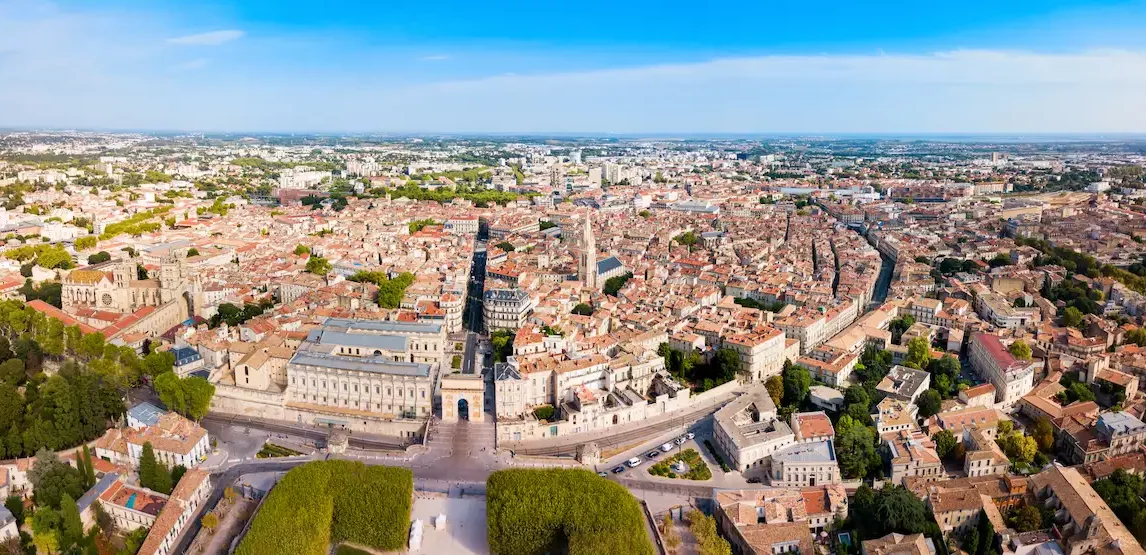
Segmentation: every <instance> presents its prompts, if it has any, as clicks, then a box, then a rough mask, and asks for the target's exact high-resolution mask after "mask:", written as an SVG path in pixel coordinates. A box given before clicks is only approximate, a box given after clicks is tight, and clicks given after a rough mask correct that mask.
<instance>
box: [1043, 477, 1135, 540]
mask: <svg viewBox="0 0 1146 555" xmlns="http://www.w3.org/2000/svg"><path fill="white" fill-rule="evenodd" d="M1030 490H1031V493H1032V494H1033V495H1034V496H1035V498H1036V499H1037V500H1038V501H1039V503H1040V504H1042V505H1043V506H1046V507H1049V508H1052V509H1054V510H1055V521H1056V523H1055V530H1056V532H1057V533H1058V534H1059V535H1060V537H1061V542H1062V544H1063V546H1064V547H1065V548H1066V550H1067V552H1068V553H1091V552H1093V553H1123V554H1125V555H1146V550H1143V549H1142V545H1141V544H1139V543H1138V540H1137V539H1135V537H1134V535H1133V534H1131V533H1130V530H1129V529H1127V528H1126V525H1124V524H1123V523H1122V521H1120V520H1119V519H1118V516H1117V515H1115V514H1114V511H1112V510H1111V509H1110V506H1109V505H1107V504H1106V502H1105V501H1103V500H1102V497H1100V496H1099V495H1098V493H1097V492H1095V491H1094V488H1092V487H1090V484H1088V483H1087V482H1086V479H1085V478H1083V477H1082V475H1081V474H1080V473H1079V472H1078V469H1076V468H1064V467H1061V466H1058V465H1057V464H1056V465H1053V466H1052V467H1050V468H1048V469H1046V470H1044V471H1042V472H1039V473H1038V474H1035V475H1034V476H1031V479H1030Z"/></svg>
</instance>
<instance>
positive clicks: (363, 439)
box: [203, 412, 410, 450]
mask: <svg viewBox="0 0 1146 555" xmlns="http://www.w3.org/2000/svg"><path fill="white" fill-rule="evenodd" d="M203 422H204V423H213V424H220V425H227V426H244V427H248V428H252V429H256V430H263V431H267V432H273V433H280V434H290V435H293V436H297V437H302V438H306V439H310V440H315V441H325V440H326V439H327V438H328V437H329V436H330V433H329V431H327V430H326V429H323V428H317V427H314V426H306V425H296V424H290V423H287V422H282V421H278V420H267V419H265V418H255V417H249V416H238V415H234V414H226V413H217V412H213V413H210V414H208V415H207V416H206V417H204V418H203ZM409 445H410V442H409V441H408V440H407V439H406V438H402V437H396V436H382V435H374V434H363V433H360V432H359V433H351V434H350V446H351V447H353V448H356V449H381V450H385V449H404V448H405V447H407V446H409Z"/></svg>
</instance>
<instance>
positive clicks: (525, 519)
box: [486, 469, 653, 555]
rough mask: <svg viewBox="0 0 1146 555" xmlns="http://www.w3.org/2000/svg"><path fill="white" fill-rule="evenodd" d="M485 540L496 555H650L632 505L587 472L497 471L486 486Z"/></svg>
mask: <svg viewBox="0 0 1146 555" xmlns="http://www.w3.org/2000/svg"><path fill="white" fill-rule="evenodd" d="M486 513H487V519H488V540H489V548H490V551H491V552H492V553H496V554H498V555H537V554H542V553H546V552H552V551H554V550H556V551H558V552H560V551H563V547H564V546H563V545H561V543H560V542H563V541H568V553H569V555H598V554H600V555H613V554H617V553H625V554H633V555H652V554H653V546H652V543H650V542H649V537H648V533H647V532H646V531H645V525H644V521H643V519H644V517H643V516H642V515H641V508H640V506H638V505H637V500H636V498H634V497H633V496H632V495H631V494H629V492H628V490H626V489H625V488H624V487H622V486H621V485H620V484H617V483H615V482H611V481H609V480H606V479H604V478H601V477H599V476H597V475H596V474H594V473H592V472H590V471H588V470H580V469H575V470H563V469H512V470H500V471H498V472H494V473H493V474H492V475H490V477H489V480H487V481H486Z"/></svg>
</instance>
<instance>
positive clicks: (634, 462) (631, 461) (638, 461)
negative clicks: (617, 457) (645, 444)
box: [629, 457, 641, 468]
mask: <svg viewBox="0 0 1146 555" xmlns="http://www.w3.org/2000/svg"><path fill="white" fill-rule="evenodd" d="M638 466H641V458H640V457H633V458H631V459H629V468H636V467H638Z"/></svg>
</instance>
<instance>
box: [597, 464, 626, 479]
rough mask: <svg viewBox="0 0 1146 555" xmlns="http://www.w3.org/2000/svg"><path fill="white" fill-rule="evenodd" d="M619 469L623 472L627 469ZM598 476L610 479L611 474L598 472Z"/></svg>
mask: <svg viewBox="0 0 1146 555" xmlns="http://www.w3.org/2000/svg"><path fill="white" fill-rule="evenodd" d="M617 468H620V469H621V470H624V469H625V468H624V467H621V466H619V467H617ZM597 475H598V476H600V477H602V478H608V477H609V473H608V472H598V473H597Z"/></svg>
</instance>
